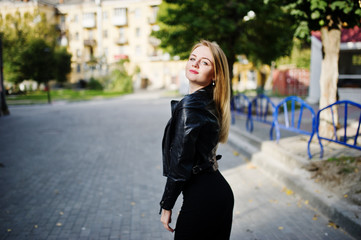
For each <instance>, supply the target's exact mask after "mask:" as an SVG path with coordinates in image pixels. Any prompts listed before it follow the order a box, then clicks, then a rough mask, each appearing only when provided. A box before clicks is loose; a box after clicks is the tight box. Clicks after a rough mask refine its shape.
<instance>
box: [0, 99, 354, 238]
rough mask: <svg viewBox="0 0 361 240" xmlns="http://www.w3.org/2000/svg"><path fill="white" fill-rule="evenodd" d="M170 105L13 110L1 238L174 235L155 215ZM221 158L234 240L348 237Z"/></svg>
mask: <svg viewBox="0 0 361 240" xmlns="http://www.w3.org/2000/svg"><path fill="white" fill-rule="evenodd" d="M169 100H170V99H169V98H158V97H156V96H154V95H150V94H146V95H141V94H139V95H130V96H126V97H121V98H117V99H112V100H100V101H91V102H79V103H71V104H53V105H51V106H48V105H44V106H41V105H39V106H16V107H11V108H10V112H11V115H10V116H7V117H1V118H0V163H1V164H2V165H1V166H2V167H0V239H7V240H8V239H122V240H153V239H154V240H162V239H164V240H166V239H172V234H171V233H168V232H166V231H165V230H164V229H163V227H162V225H161V224H160V222H159V215H158V211H159V205H158V203H159V200H160V197H161V194H162V192H163V187H164V183H165V178H164V177H162V167H161V152H160V146H161V138H162V134H163V128H164V126H165V124H166V122H167V120H168V118H169V116H170V107H169ZM219 154H222V155H223V158H222V160H221V161H220V168H221V172H222V173H223V175H224V176H225V177H226V178H227V180H228V181H229V183H230V185H231V187H232V189H233V191H234V195H235V201H236V202H235V209H234V224H233V229H232V236H231V239H232V240H238V239H259V240H263V239H272V240H273V239H312V240H314V239H352V238H350V237H349V236H348V235H346V234H345V233H344V232H343V231H342V230H340V229H337V228H334V226H333V224H332V223H330V222H329V220H328V219H326V218H325V217H323V216H322V215H321V214H319V213H318V212H316V211H314V210H313V209H312V207H311V206H309V204H308V203H307V201H305V200H302V199H299V198H298V197H297V196H296V194H294V193H293V192H292V191H290V190H289V189H286V188H284V186H283V185H281V184H279V183H277V182H275V181H273V180H272V179H269V178H268V177H267V176H265V175H264V174H263V173H262V172H261V171H259V170H258V169H257V168H256V167H255V166H253V165H252V164H251V163H249V162H247V159H246V158H244V157H242V156H241V155H237V153H236V152H234V150H233V149H232V148H231V147H230V146H228V145H222V146H220V148H219ZM180 204H181V203H180V201H178V202H177V204H176V207H175V210H174V213H175V215H174V222H175V217H176V214H177V211H178V210H179V208H180ZM173 224H174V223H173Z"/></svg>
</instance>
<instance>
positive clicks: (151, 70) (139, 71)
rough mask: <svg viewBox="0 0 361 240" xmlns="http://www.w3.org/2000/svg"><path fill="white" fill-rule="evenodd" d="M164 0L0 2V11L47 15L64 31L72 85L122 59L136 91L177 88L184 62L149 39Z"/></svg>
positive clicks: (103, 73) (62, 39) (107, 70)
mask: <svg viewBox="0 0 361 240" xmlns="http://www.w3.org/2000/svg"><path fill="white" fill-rule="evenodd" d="M160 3H161V0H47V1H42V0H23V1H14V0H13V1H11V0H5V1H0V13H1V14H2V15H3V16H5V15H6V14H9V13H10V14H14V13H15V12H16V11H18V12H20V13H22V14H23V13H24V12H26V11H34V9H36V10H37V11H41V12H46V13H47V14H46V15H47V17H48V20H49V21H55V22H56V23H57V25H58V28H59V30H60V32H61V37H60V41H59V44H60V45H62V46H65V47H67V49H68V52H70V53H71V54H72V72H71V74H70V76H69V81H70V82H73V83H74V82H77V81H79V80H81V79H83V80H89V79H90V77H91V76H94V77H101V76H106V75H107V74H109V73H110V72H111V70H112V69H114V68H116V67H117V62H118V61H119V60H121V59H129V64H127V69H128V71H129V73H131V74H134V76H135V77H134V83H135V86H136V87H144V83H147V85H148V86H149V87H150V88H163V87H165V88H176V87H178V86H179V79H180V78H183V75H184V74H183V75H182V72H183V69H184V66H185V63H184V61H179V60H177V59H171V57H170V56H169V55H168V54H165V53H163V52H162V50H160V49H159V48H158V45H159V40H158V39H155V38H153V37H151V36H150V33H151V31H152V30H156V29H157V28H158V26H157V25H156V16H157V12H158V8H159V7H158V6H159V4H160Z"/></svg>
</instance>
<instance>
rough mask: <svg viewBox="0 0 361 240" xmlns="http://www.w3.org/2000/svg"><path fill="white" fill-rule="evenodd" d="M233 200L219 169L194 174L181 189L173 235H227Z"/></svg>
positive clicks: (198, 239)
mask: <svg viewBox="0 0 361 240" xmlns="http://www.w3.org/2000/svg"><path fill="white" fill-rule="evenodd" d="M233 203H234V199H233V193H232V190H231V188H230V186H229V185H228V183H227V181H226V180H225V179H224V178H223V176H222V175H221V173H220V172H219V171H215V172H205V173H202V174H199V175H194V176H193V177H192V178H191V180H190V181H189V182H188V183H187V184H186V185H185V186H184V189H183V205H182V209H181V211H180V214H179V216H178V219H177V223H176V228H175V238H174V239H176V240H191V239H194V240H203V239H204V240H212V239H214V240H226V239H229V237H230V233H231V226H232V212H233Z"/></svg>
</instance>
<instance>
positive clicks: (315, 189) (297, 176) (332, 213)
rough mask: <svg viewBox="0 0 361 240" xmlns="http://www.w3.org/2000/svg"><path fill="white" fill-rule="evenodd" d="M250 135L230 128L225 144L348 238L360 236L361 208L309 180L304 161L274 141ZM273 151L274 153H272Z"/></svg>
mask: <svg viewBox="0 0 361 240" xmlns="http://www.w3.org/2000/svg"><path fill="white" fill-rule="evenodd" d="M250 135H251V134H249V133H245V132H241V131H239V130H238V129H236V128H235V127H232V126H231V131H230V133H229V139H228V143H229V144H230V145H231V146H232V147H234V148H235V149H236V150H237V151H239V152H240V153H242V154H243V155H244V156H246V157H247V158H249V159H250V160H251V161H252V162H253V163H254V164H255V165H256V166H258V167H259V168H260V169H261V171H263V172H264V173H265V174H266V175H268V176H270V177H271V178H274V179H276V180H278V181H280V182H282V183H283V184H285V185H286V186H287V187H288V188H290V189H292V190H294V191H295V192H296V193H297V195H299V196H300V197H301V198H303V199H305V200H308V201H309V203H310V205H311V206H312V207H314V208H316V209H317V210H319V211H320V212H321V213H322V214H324V215H325V216H327V217H328V218H329V219H332V221H333V222H335V223H336V224H337V225H338V226H340V227H341V228H342V229H344V230H345V231H346V232H347V233H348V234H349V235H351V236H352V237H354V238H356V239H357V238H359V237H360V236H361V220H360V219H359V217H361V216H358V215H357V212H360V211H361V208H359V207H358V206H356V205H352V204H349V203H348V202H346V201H345V200H344V199H341V198H339V197H337V196H335V195H334V194H333V193H331V192H330V191H328V190H327V189H324V188H322V186H321V185H318V184H316V183H315V182H314V181H312V179H310V173H309V172H308V171H306V170H304V169H301V168H300V166H301V165H302V162H305V161H306V160H307V159H302V158H301V157H300V156H297V155H295V154H292V153H291V152H290V151H286V150H285V149H282V148H281V147H280V146H279V145H278V144H277V143H276V142H271V141H264V142H262V140H261V139H259V138H258V139H257V137H255V136H252V137H251V138H250V137H249V136H250ZM255 141H258V143H255ZM269 150H270V151H271V154H270V153H269ZM274 152H277V153H276V154H274ZM274 155H276V156H277V155H278V157H274ZM281 156H282V157H281Z"/></svg>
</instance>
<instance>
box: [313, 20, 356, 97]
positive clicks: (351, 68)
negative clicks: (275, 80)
mask: <svg viewBox="0 0 361 240" xmlns="http://www.w3.org/2000/svg"><path fill="white" fill-rule="evenodd" d="M321 63H322V42H321V33H320V32H319V31H316V32H312V37H311V73H310V74H311V76H310V89H309V95H308V98H307V101H308V102H311V103H315V102H318V101H319V99H320V76H321ZM338 71H339V77H338V85H337V93H338V97H339V100H351V101H355V102H358V103H360V102H361V29H360V28H359V27H357V26H355V27H354V28H351V29H342V30H341V45H340V55H339V62H338Z"/></svg>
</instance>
